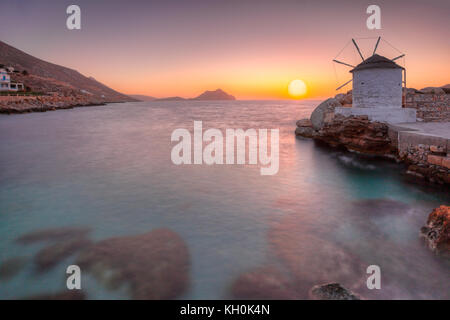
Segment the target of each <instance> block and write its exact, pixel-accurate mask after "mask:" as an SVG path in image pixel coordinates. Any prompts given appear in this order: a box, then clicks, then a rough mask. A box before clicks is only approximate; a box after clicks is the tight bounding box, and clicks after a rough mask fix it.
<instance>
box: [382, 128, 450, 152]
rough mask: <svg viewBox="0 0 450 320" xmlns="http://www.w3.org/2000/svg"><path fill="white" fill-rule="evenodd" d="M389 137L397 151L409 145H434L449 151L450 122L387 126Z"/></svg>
mask: <svg viewBox="0 0 450 320" xmlns="http://www.w3.org/2000/svg"><path fill="white" fill-rule="evenodd" d="M388 126H389V137H390V138H391V140H392V141H393V143H394V144H395V145H396V146H397V148H398V149H399V151H404V150H405V149H406V148H407V147H408V146H409V145H419V144H422V145H434V146H438V147H442V148H444V149H445V150H447V152H448V151H449V150H450V122H416V123H398V124H389V125H388Z"/></svg>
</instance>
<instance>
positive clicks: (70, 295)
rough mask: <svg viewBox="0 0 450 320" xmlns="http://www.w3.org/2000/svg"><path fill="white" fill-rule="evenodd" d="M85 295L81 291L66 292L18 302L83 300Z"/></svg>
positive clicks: (32, 297)
mask: <svg viewBox="0 0 450 320" xmlns="http://www.w3.org/2000/svg"><path fill="white" fill-rule="evenodd" d="M85 299H86V295H85V294H84V292H82V291H81V290H67V291H62V292H58V293H48V294H39V295H35V296H30V297H25V298H23V299H20V300H85Z"/></svg>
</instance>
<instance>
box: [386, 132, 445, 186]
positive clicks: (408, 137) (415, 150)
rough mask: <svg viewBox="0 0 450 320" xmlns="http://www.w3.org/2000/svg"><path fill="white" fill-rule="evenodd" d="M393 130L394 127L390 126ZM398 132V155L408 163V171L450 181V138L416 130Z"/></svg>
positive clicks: (420, 175)
mask: <svg viewBox="0 0 450 320" xmlns="http://www.w3.org/2000/svg"><path fill="white" fill-rule="evenodd" d="M389 131H392V128H389ZM395 134H397V139H396V140H397V141H396V142H397V148H398V156H399V157H400V158H401V159H403V160H404V161H405V162H406V163H407V164H408V170H407V173H409V174H412V175H415V176H418V177H421V178H425V179H427V180H429V181H431V182H437V183H441V184H449V183H450V155H449V151H450V150H449V148H450V140H449V139H446V138H443V137H438V136H432V135H424V134H420V133H416V132H408V131H399V132H397V133H393V132H390V133H389V136H390V137H391V140H394V141H395V138H394V139H392V137H393V136H394V135H395Z"/></svg>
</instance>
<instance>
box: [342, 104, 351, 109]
mask: <svg viewBox="0 0 450 320" xmlns="http://www.w3.org/2000/svg"><path fill="white" fill-rule="evenodd" d="M352 106H353V105H352V104H344V105H342V107H343V108H351V107H352Z"/></svg>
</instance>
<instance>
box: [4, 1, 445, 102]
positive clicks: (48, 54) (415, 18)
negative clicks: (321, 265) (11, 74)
mask: <svg viewBox="0 0 450 320" xmlns="http://www.w3.org/2000/svg"><path fill="white" fill-rule="evenodd" d="M70 4H77V5H79V6H80V7H81V11H82V29H81V30H79V31H70V30H67V28H66V18H67V14H66V13H65V11H66V8H67V6H68V5H70ZM370 4H377V5H379V6H380V7H381V24H382V29H381V30H372V31H371V30H368V29H367V27H366V19H367V17H368V14H366V8H367V6H368V5H370ZM449 16H450V1H448V0H442V1H424V0H422V1H416V0H412V1H392V0H391V1H376V2H375V1H345V0H340V1H320V0H315V1H313V0H311V1H302V0H298V1H264V0H263V1H261V0H260V1H234V0H227V1H214V0H207V1H170V0H169V1H136V0H127V1H117V0H108V1H102V0H95V1H92V0H89V1H87V0H70V1H63V0H60V1H47V0H27V1H17V0H2V4H1V21H2V28H1V29H0V39H1V40H3V41H5V42H6V43H8V44H10V45H12V46H14V47H16V48H18V49H20V50H23V51H25V52H27V53H29V54H31V55H33V56H36V57H38V58H41V59H43V60H46V61H49V62H53V63H56V64H60V65H63V66H67V67H70V68H73V69H76V70H78V71H80V72H81V73H82V74H84V75H86V76H93V77H94V78H96V79H97V80H98V81H100V82H102V83H104V84H106V85H108V86H110V87H112V88H113V89H116V90H118V91H121V92H123V93H127V94H146V95H152V96H156V97H165V96H175V95H177V96H183V97H193V96H196V95H198V94H200V93H201V92H202V91H204V90H214V89H217V88H222V89H223V90H225V91H227V92H228V93H230V94H233V95H235V96H236V97H237V98H238V99H286V98H289V95H288V91H287V87H288V84H289V82H290V81H291V80H294V79H301V80H303V81H304V82H305V83H306V85H307V87H308V92H307V94H306V95H305V96H304V98H323V97H328V96H331V95H334V94H336V91H335V88H336V87H337V86H338V85H339V84H341V83H343V82H345V81H346V80H348V79H350V77H351V76H350V74H347V73H346V72H345V71H346V70H347V69H345V68H344V69H342V68H341V67H339V68H337V69H336V72H335V68H334V67H333V64H332V62H331V60H332V59H333V58H334V57H335V56H336V55H337V54H338V53H339V51H340V50H341V49H342V48H343V47H344V46H345V44H346V43H348V41H349V40H350V39H351V38H352V37H354V38H366V37H373V38H374V39H361V40H359V41H358V43H361V47H362V48H363V49H364V48H368V49H367V50H368V51H370V50H371V48H373V45H374V43H375V41H376V37H378V36H381V37H382V38H383V39H386V40H387V41H388V42H389V43H390V44H392V45H393V46H394V47H396V48H398V49H399V50H400V51H401V52H403V53H405V54H406V58H405V60H404V61H402V60H399V63H406V69H407V85H408V87H415V88H422V87H425V86H441V85H444V84H447V83H450V76H449V75H450V64H449V58H450V41H449V40H448V32H449V29H450V28H449V27H450V22H449ZM380 53H381V54H386V55H387V56H388V57H389V58H393V57H394V56H396V55H397V54H396V53H397V52H396V51H395V50H393V48H391V47H389V46H388V45H387V43H385V42H383V43H382V46H381V45H380ZM340 58H342V59H343V60H344V61H348V62H351V63H358V62H357V59H358V57H357V56H355V52H354V50H353V48H352V47H351V46H348V47H347V48H346V50H344V52H343V53H342V56H340ZM355 59H356V60H355ZM336 75H337V77H338V79H336ZM350 88H351V86H348V87H346V88H345V90H348V89H350Z"/></svg>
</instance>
